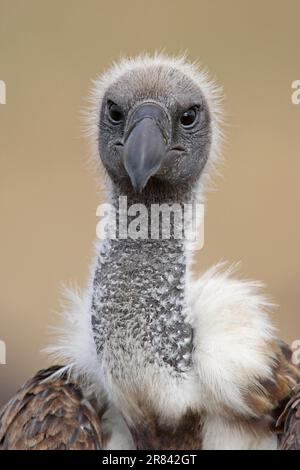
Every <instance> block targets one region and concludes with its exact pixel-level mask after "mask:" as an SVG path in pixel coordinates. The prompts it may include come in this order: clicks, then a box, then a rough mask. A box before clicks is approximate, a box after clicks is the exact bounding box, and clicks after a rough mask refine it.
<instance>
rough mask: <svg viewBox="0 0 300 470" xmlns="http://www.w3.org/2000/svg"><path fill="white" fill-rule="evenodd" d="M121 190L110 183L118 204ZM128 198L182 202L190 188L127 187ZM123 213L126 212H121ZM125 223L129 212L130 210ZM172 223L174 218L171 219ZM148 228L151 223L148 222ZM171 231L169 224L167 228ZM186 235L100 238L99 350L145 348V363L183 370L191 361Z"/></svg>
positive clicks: (128, 352) (127, 353) (95, 315)
mask: <svg viewBox="0 0 300 470" xmlns="http://www.w3.org/2000/svg"><path fill="white" fill-rule="evenodd" d="M119 196H124V191H122V190H120V189H116V188H114V190H113V193H112V196H111V203H112V204H113V205H114V206H115V207H116V208H117V209H118V201H119ZM126 196H127V204H128V207H130V206H131V205H132V204H137V203H139V204H144V205H145V206H146V207H147V208H148V214H149V227H150V222H151V212H150V208H151V204H153V203H156V204H162V203H167V204H174V203H177V204H181V205H182V204H183V203H186V202H189V201H190V200H191V192H190V191H188V190H186V191H181V192H178V191H166V192H163V191H161V192H160V193H159V194H157V192H152V191H151V187H150V189H149V190H148V192H145V193H144V192H143V193H142V194H141V195H136V194H133V193H131V192H130V191H128V192H127V193H126ZM122 215H123V217H124V214H122ZM127 220H128V223H130V222H131V220H132V218H131V217H129V216H128V218H127ZM172 227H173V228H174V223H173V224H172ZM149 230H150V228H149ZM171 232H172V230H171ZM186 264H187V260H186V254H185V248H184V240H182V239H181V240H180V239H179V240H178V239H175V238H174V236H173V235H172V233H171V237H170V239H165V240H162V239H158V240H155V239H151V238H148V239H135V240H134V239H132V238H127V239H120V238H119V237H118V234H117V239H113V240H111V239H110V240H108V239H107V240H105V241H103V242H102V243H101V246H100V252H99V255H98V261H97V264H96V269H95V276H94V284H93V299H92V326H93V334H94V340H95V343H96V347H97V353H98V355H99V357H100V358H103V357H106V356H107V354H110V353H113V354H120V353H121V354H122V355H123V358H124V357H125V358H126V357H128V358H130V357H131V356H132V355H134V353H135V351H136V348H139V349H140V350H142V351H143V357H144V360H145V365H147V364H153V363H156V364H158V365H159V366H162V365H165V366H168V367H170V368H171V369H172V370H173V372H174V373H181V372H184V371H186V370H188V369H189V368H190V366H191V353H192V329H191V326H190V325H189V324H188V323H187V322H186V318H185V317H186V304H185V278H186V268H187V266H186Z"/></svg>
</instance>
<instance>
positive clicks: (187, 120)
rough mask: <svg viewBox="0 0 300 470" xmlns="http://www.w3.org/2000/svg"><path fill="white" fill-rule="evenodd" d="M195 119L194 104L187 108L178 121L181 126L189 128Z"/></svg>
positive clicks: (195, 110)
mask: <svg viewBox="0 0 300 470" xmlns="http://www.w3.org/2000/svg"><path fill="white" fill-rule="evenodd" d="M196 119H197V109H196V107H195V106H193V107H192V108H190V109H188V110H187V111H185V112H184V113H182V115H181V116H180V122H181V124H182V126H183V127H186V128H189V127H192V126H193V125H194V124H195V122H196Z"/></svg>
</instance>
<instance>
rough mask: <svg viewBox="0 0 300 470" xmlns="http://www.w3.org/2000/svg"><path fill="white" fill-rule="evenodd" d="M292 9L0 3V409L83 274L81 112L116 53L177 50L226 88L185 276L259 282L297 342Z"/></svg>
mask: <svg viewBox="0 0 300 470" xmlns="http://www.w3.org/2000/svg"><path fill="white" fill-rule="evenodd" d="M299 18H300V3H299V1H298V0H295V1H291V0H287V1H285V2H274V1H272V0H268V1H266V0H264V1H261V0H255V1H253V0H252V1H250V0H248V1H245V0H244V1H243V0H219V1H211V0H206V1H199V0H195V1H191V0H190V1H186V2H183V1H182V0H180V1H177V0H164V1H161V0H154V1H153V0H151V1H142V0H139V1H138V0H136V1H135V0H127V1H126V2H124V1H114V2H107V1H102V0H97V1H96V0H85V1H83V0H81V1H79V0H64V1H61V0H60V1H58V0H51V1H46V0H43V1H41V0H27V1H26V2H25V1H22V0H0V79H2V80H5V82H6V86H7V104H6V105H1V106H0V159H1V170H0V210H1V222H0V224H1V225H0V227H1V231H0V240H1V243H0V312H1V313H0V315H1V317H0V339H2V340H4V341H5V342H6V346H7V365H5V366H4V365H0V405H1V404H2V403H3V402H4V401H5V400H6V399H7V398H8V397H9V396H10V395H11V394H12V393H13V392H14V391H15V389H16V388H17V387H18V386H19V385H20V384H21V383H22V382H23V381H24V380H25V379H26V378H27V377H28V376H30V375H31V374H33V373H34V372H35V371H36V369H38V368H39V367H42V366H44V365H47V358H46V357H45V355H43V354H41V353H40V349H41V348H42V347H44V346H45V345H46V344H47V342H48V332H47V327H48V325H50V324H55V321H56V318H55V313H54V312H55V310H57V308H58V299H59V283H60V281H71V282H77V283H78V284H79V285H80V286H84V283H85V281H86V279H87V275H88V267H89V263H90V259H91V254H92V242H93V240H94V238H95V229H96V223H97V219H96V215H95V211H96V206H97V203H98V201H99V197H100V196H99V193H98V192H97V184H96V180H95V177H94V175H93V174H92V173H91V171H90V170H88V168H87V165H86V160H87V155H88V149H89V147H88V144H87V142H86V141H85V139H84V138H83V137H82V132H81V129H82V124H81V121H80V109H81V108H82V107H83V106H84V105H85V101H84V98H85V97H86V96H87V94H88V90H89V87H90V79H91V78H95V77H96V75H97V74H98V73H99V72H101V71H103V70H104V69H105V68H106V67H107V66H108V65H109V64H110V63H111V61H112V60H115V59H117V58H118V57H120V55H122V54H130V55H132V54H137V53H139V52H141V51H150V52H153V51H155V50H156V49H162V48H164V49H165V51H166V52H168V53H177V52H179V51H181V50H187V51H188V53H189V57H190V58H191V59H200V60H201V62H202V63H203V64H206V65H207V66H208V67H209V69H210V70H211V71H212V73H213V74H215V76H216V77H217V79H218V82H219V83H221V84H222V85H223V86H224V89H225V92H226V103H227V112H228V117H227V122H228V127H227V130H226V132H227V144H226V147H225V149H224V154H225V159H226V164H225V166H224V169H223V175H224V177H223V179H220V178H219V179H218V180H217V186H218V191H216V192H213V193H211V194H210V195H209V199H208V203H209V204H208V205H209V210H208V214H207V216H206V222H205V224H206V225H205V238H206V241H205V247H204V249H203V251H201V252H200V253H199V254H198V257H197V270H199V271H200V270H201V269H205V268H207V267H208V266H209V265H211V264H212V263H215V262H217V261H219V260H221V259H228V260H231V261H237V260H241V261H242V269H241V271H242V274H244V275H246V276H248V277H253V278H259V279H262V280H264V281H265V282H266V284H267V286H268V292H269V293H270V294H271V295H272V296H273V298H274V300H275V302H277V303H278V304H279V305H280V308H279V309H278V311H277V312H276V313H275V318H276V322H277V324H278V325H279V327H280V330H281V336H282V337H283V338H284V339H285V340H287V341H289V342H291V341H292V340H294V339H299V338H300V316H299V313H300V308H299V304H300V263H299V239H300V220H299V196H300V185H299V176H300V155H299V149H300V132H299V124H300V105H298V106H295V105H293V104H292V103H291V93H292V90H291V83H292V81H293V80H296V79H300V61H299V44H300V22H299Z"/></svg>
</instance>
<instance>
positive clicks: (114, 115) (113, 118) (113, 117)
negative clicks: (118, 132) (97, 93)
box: [107, 101, 124, 124]
mask: <svg viewBox="0 0 300 470" xmlns="http://www.w3.org/2000/svg"><path fill="white" fill-rule="evenodd" d="M107 107H108V117H109V120H110V122H112V123H113V124H120V123H121V122H122V121H123V119H124V114H123V111H122V109H121V107H120V106H119V105H118V104H116V103H114V102H113V101H108V103H107Z"/></svg>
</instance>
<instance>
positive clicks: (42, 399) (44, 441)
mask: <svg viewBox="0 0 300 470" xmlns="http://www.w3.org/2000/svg"><path fill="white" fill-rule="evenodd" d="M59 369H61V368H60V367H58V366H57V367H51V368H49V369H45V370H42V371H40V372H38V373H37V375H35V376H34V377H33V378H32V379H30V380H29V381H28V382H26V383H25V385H24V386H23V387H22V388H21V389H20V390H19V392H18V393H17V394H16V395H15V397H13V398H12V399H11V400H10V402H9V403H8V404H7V405H6V406H5V407H4V409H3V410H2V412H1V413H0V449H36V450H37V449H39V450H41V449H91V450H92V449H101V448H103V445H104V439H105V436H104V435H103V434H102V433H101V425H100V417H101V415H102V414H103V413H104V411H105V405H103V409H102V410H101V411H100V417H99V415H98V414H97V413H96V411H95V410H94V408H93V407H92V405H91V404H90V402H88V401H87V400H86V399H85V398H84V396H83V394H82V391H81V390H80V388H79V387H78V385H76V384H75V383H74V381H72V380H71V379H69V377H68V375H67V374H66V373H64V374H62V375H60V374H55V372H59ZM53 374H54V375H53ZM52 376H53V377H52Z"/></svg>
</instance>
